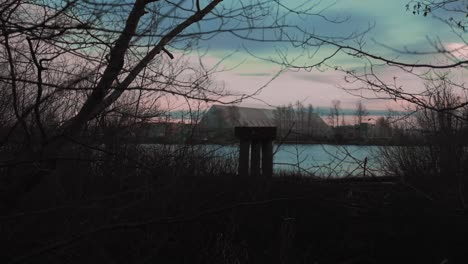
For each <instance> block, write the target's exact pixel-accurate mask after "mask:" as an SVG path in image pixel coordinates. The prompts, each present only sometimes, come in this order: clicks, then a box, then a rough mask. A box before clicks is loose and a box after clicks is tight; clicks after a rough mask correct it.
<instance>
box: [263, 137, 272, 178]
mask: <svg viewBox="0 0 468 264" xmlns="http://www.w3.org/2000/svg"><path fill="white" fill-rule="evenodd" d="M262 172H263V177H264V178H266V179H268V178H271V177H272V176H273V141H271V140H263V142H262Z"/></svg>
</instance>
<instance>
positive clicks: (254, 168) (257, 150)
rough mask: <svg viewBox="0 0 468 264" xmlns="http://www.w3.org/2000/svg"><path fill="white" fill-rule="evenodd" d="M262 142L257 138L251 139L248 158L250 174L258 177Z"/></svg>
mask: <svg viewBox="0 0 468 264" xmlns="http://www.w3.org/2000/svg"><path fill="white" fill-rule="evenodd" d="M261 147H262V143H261V142H260V141H259V140H253V141H252V152H251V154H252V157H251V158H250V175H252V176H253V177H258V176H259V175H260V171H261V170H260V164H261V163H260V160H261Z"/></svg>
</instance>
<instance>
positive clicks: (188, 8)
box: [0, 0, 359, 199]
mask: <svg viewBox="0 0 468 264" xmlns="http://www.w3.org/2000/svg"><path fill="white" fill-rule="evenodd" d="M317 8H318V7H317V5H315V3H308V1H304V3H302V4H299V5H294V6H287V5H285V4H284V3H282V2H279V1H266V0H262V1H247V2H245V1H233V2H226V3H225V2H223V1H222V0H212V1H206V2H203V1H199V0H196V1H176V2H171V1H162V0H161V1H159V0H135V1H97V0H96V1H95V0H90V1H78V0H61V1H55V0H40V1H34V2H31V1H26V0H7V1H3V2H2V3H0V27H1V32H0V33H1V38H0V64H1V65H2V66H3V65H4V66H5V67H6V68H7V71H6V72H2V73H1V74H0V81H1V82H2V83H3V84H4V85H6V87H8V88H9V89H10V93H11V106H12V113H13V115H14V118H15V120H14V123H15V124H14V125H13V126H14V127H20V128H21V129H22V131H23V135H25V138H26V139H27V141H28V142H30V143H31V144H32V145H35V147H34V148H32V149H27V150H25V151H23V152H21V153H20V154H19V155H17V156H16V157H17V158H15V159H14V160H9V161H7V164H6V165H5V166H8V167H11V168H12V169H11V170H10V173H9V176H8V178H10V179H8V180H6V181H5V182H9V184H8V187H5V188H4V189H6V190H7V191H6V193H5V194H4V196H6V197H20V196H21V193H24V192H27V190H29V189H31V188H32V187H34V186H35V185H36V184H37V183H39V182H41V178H42V177H43V176H44V175H48V174H50V172H53V171H54V169H55V167H56V160H57V158H58V157H59V156H60V153H61V152H62V151H63V150H64V149H66V148H67V147H69V146H70V145H72V144H76V142H77V141H79V137H80V136H82V135H83V131H84V130H86V128H87V127H89V126H90V124H92V123H93V122H94V123H98V122H97V120H99V119H102V118H103V113H107V115H109V113H110V112H112V113H114V114H115V113H119V111H120V110H118V108H122V98H124V97H125V96H126V95H127V94H132V92H134V91H138V93H139V94H138V96H137V98H136V100H135V101H134V102H133V103H132V104H131V105H132V109H133V110H135V113H137V112H138V109H141V106H142V105H143V104H144V103H143V102H142V101H141V100H142V98H161V97H160V96H161V94H163V95H164V96H167V97H171V98H175V99H174V100H182V101H185V100H203V101H211V102H213V101H218V102H222V103H227V102H233V101H239V100H242V99H244V98H246V97H248V96H250V95H249V94H230V93H229V92H228V91H226V90H225V89H224V87H222V86H219V85H216V84H214V83H213V82H212V81H211V79H210V76H211V74H212V73H213V72H215V71H216V70H217V69H216V68H210V67H206V66H205V65H204V64H203V63H202V59H200V56H199V55H195V59H193V57H194V56H193V55H194V54H196V51H197V49H198V48H199V47H200V46H199V43H201V42H203V41H209V40H210V39H213V38H215V37H216V36H217V35H219V34H224V36H227V37H234V38H236V39H237V40H239V41H240V40H242V41H256V42H264V43H268V42H276V43H289V44H292V45H294V46H296V45H297V44H299V43H300V42H302V40H303V39H304V36H305V35H313V34H312V33H308V32H309V31H308V30H306V29H304V28H300V27H299V26H297V25H290V24H288V22H287V21H289V20H288V18H289V17H291V16H294V17H299V18H300V19H307V18H311V17H317V16H318V17H320V18H323V19H325V20H326V21H327V22H330V23H340V22H343V21H345V20H343V19H339V18H336V19H330V18H327V17H325V16H324V15H323V14H322V11H323V9H317ZM324 9H326V7H324ZM304 24H307V23H304ZM286 32H288V34H286ZM294 32H295V33H297V36H296V37H294V38H291V34H292V33H294ZM357 35H359V34H351V35H349V36H346V38H353V37H356V36H357ZM224 36H223V37H224ZM323 37H324V38H326V39H327V40H329V41H339V40H342V39H343V37H342V36H335V37H333V36H323ZM324 44H325V43H322V44H320V45H319V46H321V45H324ZM319 46H317V48H319ZM334 54H335V53H333V52H331V53H330V57H331V56H333V55H334ZM322 61H323V60H320V62H318V63H321V62H322ZM257 92H258V91H252V94H256V93H257ZM227 95H234V96H235V97H234V98H235V99H234V100H233V99H232V98H233V97H227V98H228V99H227V101H226V100H225V101H223V100H222V98H226V96H227ZM148 100H149V101H151V99H148ZM52 105H54V109H55V110H54V111H49V112H54V113H55V114H54V115H55V117H56V118H57V120H56V122H55V123H56V125H55V128H54V129H47V125H46V124H45V121H46V120H45V119H46V118H45V115H44V113H45V112H47V111H48V110H46V109H47V108H48V107H49V106H52ZM119 105H120V106H119ZM118 106H119V107H118ZM125 112H128V111H125ZM120 115H121V116H122V114H121V113H120ZM138 115H140V114H139V113H137V114H136V116H138ZM104 118H105V119H108V117H104ZM134 119H135V118H134ZM31 144H30V145H31ZM15 164H23V165H24V164H34V165H31V166H23V165H22V166H16V165H15ZM13 199H15V198H13Z"/></svg>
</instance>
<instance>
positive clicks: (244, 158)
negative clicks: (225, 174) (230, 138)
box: [239, 139, 250, 177]
mask: <svg viewBox="0 0 468 264" xmlns="http://www.w3.org/2000/svg"><path fill="white" fill-rule="evenodd" d="M249 161H250V141H249V140H246V139H241V140H240V149H239V175H240V176H241V177H248V175H249Z"/></svg>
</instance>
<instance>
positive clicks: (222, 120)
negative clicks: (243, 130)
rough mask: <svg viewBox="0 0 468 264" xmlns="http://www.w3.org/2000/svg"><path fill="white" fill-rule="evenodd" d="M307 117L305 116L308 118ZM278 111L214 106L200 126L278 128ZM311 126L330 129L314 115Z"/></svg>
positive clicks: (311, 118)
mask: <svg viewBox="0 0 468 264" xmlns="http://www.w3.org/2000/svg"><path fill="white" fill-rule="evenodd" d="M306 116H307V115H304V118H306ZM276 119H277V113H276V109H265V108H251V107H241V106H226V105H213V106H212V107H211V108H210V109H209V110H208V112H207V113H206V114H205V115H204V116H203V118H202V120H201V122H200V124H201V125H202V126H204V127H206V128H215V129H216V128H232V127H236V126H247V127H263V126H277V120H276ZM310 121H311V126H313V127H315V128H318V129H329V127H328V125H327V124H326V123H325V122H324V121H323V120H322V118H320V117H319V116H318V114H316V113H313V114H311V116H310Z"/></svg>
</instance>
